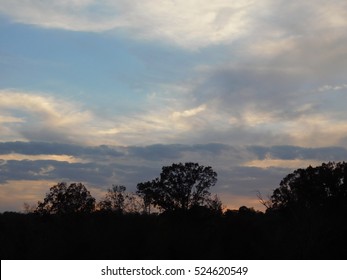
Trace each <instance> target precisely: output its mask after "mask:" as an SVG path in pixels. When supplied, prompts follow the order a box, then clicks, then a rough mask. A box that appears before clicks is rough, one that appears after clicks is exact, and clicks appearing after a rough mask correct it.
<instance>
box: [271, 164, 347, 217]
mask: <svg viewBox="0 0 347 280" xmlns="http://www.w3.org/2000/svg"><path fill="white" fill-rule="evenodd" d="M346 202H347V164H346V163H345V162H342V163H334V162H329V163H323V164H322V165H321V166H317V167H312V166H309V167H308V168H306V169H297V170H295V171H294V172H293V173H291V174H289V175H287V176H286V177H285V178H284V179H283V180H282V181H281V183H280V187H279V188H277V189H275V190H274V192H273V195H272V196H271V204H272V205H271V207H270V210H284V209H300V210H310V209H318V208H320V209H322V208H324V209H328V208H329V209H336V207H340V206H343V205H345V204H346Z"/></svg>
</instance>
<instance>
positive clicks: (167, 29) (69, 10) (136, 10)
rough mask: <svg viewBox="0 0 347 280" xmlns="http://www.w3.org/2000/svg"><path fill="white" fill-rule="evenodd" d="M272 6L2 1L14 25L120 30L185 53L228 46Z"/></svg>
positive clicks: (221, 0)
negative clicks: (180, 48)
mask: <svg viewBox="0 0 347 280" xmlns="http://www.w3.org/2000/svg"><path fill="white" fill-rule="evenodd" d="M268 2H271V1H262V2H261V3H259V2H257V1H252V0H247V1H233V2H228V1H224V0H217V1H213V2H209V1H203V2H201V1H196V0H188V1H187V0H185V1H183V0H175V1H161V3H160V5H158V3H157V2H155V1H145V2H144V1H141V2H138V1H128V0H127V1H125V0H124V1H123V0H122V1H116V2H115V1H110V0H103V1H95V0H94V1H93V0H88V1H49V2H40V3H38V2H35V1H21V0H12V1H2V2H1V4H0V11H1V12H2V13H4V14H6V15H8V16H10V17H11V18H12V19H13V20H14V21H16V22H20V23H26V24H34V25H38V26H41V27H44V28H59V29H66V30H73V31H92V32H106V31H111V30H115V29H123V30H127V31H128V32H130V33H132V34H133V36H134V37H137V38H141V39H155V40H158V39H159V40H161V41H169V42H172V43H174V44H176V45H178V46H181V47H184V48H190V49H194V48H198V47H204V46H208V45H210V44H218V43H229V42H232V41H234V40H236V39H238V38H240V37H242V36H244V35H245V34H247V33H248V32H250V30H251V29H252V23H253V20H252V19H253V17H254V16H256V13H257V12H258V11H259V10H261V9H264V8H266V4H267V3H268Z"/></svg>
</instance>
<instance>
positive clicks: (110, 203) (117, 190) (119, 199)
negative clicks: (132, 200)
mask: <svg viewBox="0 0 347 280" xmlns="http://www.w3.org/2000/svg"><path fill="white" fill-rule="evenodd" d="M125 190H126V188H125V187H124V186H118V185H113V187H112V188H111V189H108V190H107V193H106V195H105V198H104V199H103V200H101V201H100V202H99V203H98V208H99V209H100V210H102V211H115V212H120V213H122V212H123V211H124V206H125V205H124V204H125Z"/></svg>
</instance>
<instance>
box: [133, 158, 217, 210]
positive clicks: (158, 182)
mask: <svg viewBox="0 0 347 280" xmlns="http://www.w3.org/2000/svg"><path fill="white" fill-rule="evenodd" d="M216 182H217V173H216V172H214V171H213V169H212V168H211V167H210V166H208V167H204V166H200V165H199V164H198V163H192V162H187V163H185V164H182V163H178V164H172V165H171V166H164V167H163V168H162V172H161V174H160V177H159V178H156V179H155V180H153V181H149V182H145V183H140V184H138V185H137V189H138V190H137V193H138V194H139V195H141V196H142V197H143V199H144V201H145V204H146V205H147V206H148V205H149V204H153V205H154V206H156V207H159V208H160V209H162V210H165V211H172V210H188V209H191V208H192V207H194V206H205V205H206V206H207V205H208V204H209V203H210V202H211V193H210V192H209V189H210V187H211V186H214V185H215V183H216Z"/></svg>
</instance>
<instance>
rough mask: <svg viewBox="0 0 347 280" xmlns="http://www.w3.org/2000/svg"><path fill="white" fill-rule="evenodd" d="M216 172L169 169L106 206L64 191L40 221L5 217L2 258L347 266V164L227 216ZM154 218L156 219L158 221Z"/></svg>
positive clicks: (191, 166)
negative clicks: (343, 262)
mask: <svg viewBox="0 0 347 280" xmlns="http://www.w3.org/2000/svg"><path fill="white" fill-rule="evenodd" d="M216 181H217V173H216V172H215V171H213V169H212V168H211V167H204V166H201V165H199V164H198V163H184V164H183V163H178V164H172V165H171V166H165V167H163V169H162V172H161V174H160V176H159V177H158V178H155V179H154V180H152V181H148V182H142V183H139V184H138V185H137V190H136V192H135V193H128V192H127V191H126V188H125V187H124V186H121V185H114V186H113V187H112V188H111V189H109V190H108V191H107V193H106V195H105V196H104V197H103V198H102V199H101V200H100V201H99V202H96V201H95V199H94V198H93V197H92V196H91V195H90V193H89V191H88V190H87V189H86V187H85V186H84V185H83V184H81V183H73V184H70V185H68V184H67V183H58V184H57V185H55V186H53V187H52V188H51V189H50V191H49V192H48V193H47V194H46V197H45V198H44V200H43V201H41V202H39V203H38V205H37V206H36V207H35V209H34V210H35V211H34V213H28V214H20V213H3V214H0V228H1V230H0V243H1V244H0V256H1V258H2V259H8V258H12V259H46V258H49V259H346V258H347V240H346V238H345V236H346V234H347V223H346V218H347V164H346V163H345V162H338V163H335V162H329V163H323V164H322V165H320V166H317V167H312V166H309V167H307V168H303V169H297V170H295V171H294V172H293V173H290V174H288V175H287V176H285V177H284V178H283V180H282V181H281V182H280V184H279V187H278V188H275V189H274V191H273V193H272V194H271V195H269V197H267V198H266V199H264V198H263V197H262V195H261V194H259V195H258V197H259V201H260V203H262V204H263V205H264V206H265V207H266V211H265V213H263V212H259V211H256V210H254V209H253V208H249V207H247V206H241V207H240V208H239V209H238V210H230V209H227V210H225V211H222V203H221V201H220V200H219V198H218V197H215V196H214V195H213V194H212V193H211V192H210V188H211V187H213V186H214V185H215V183H216ZM151 213H153V214H151Z"/></svg>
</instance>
